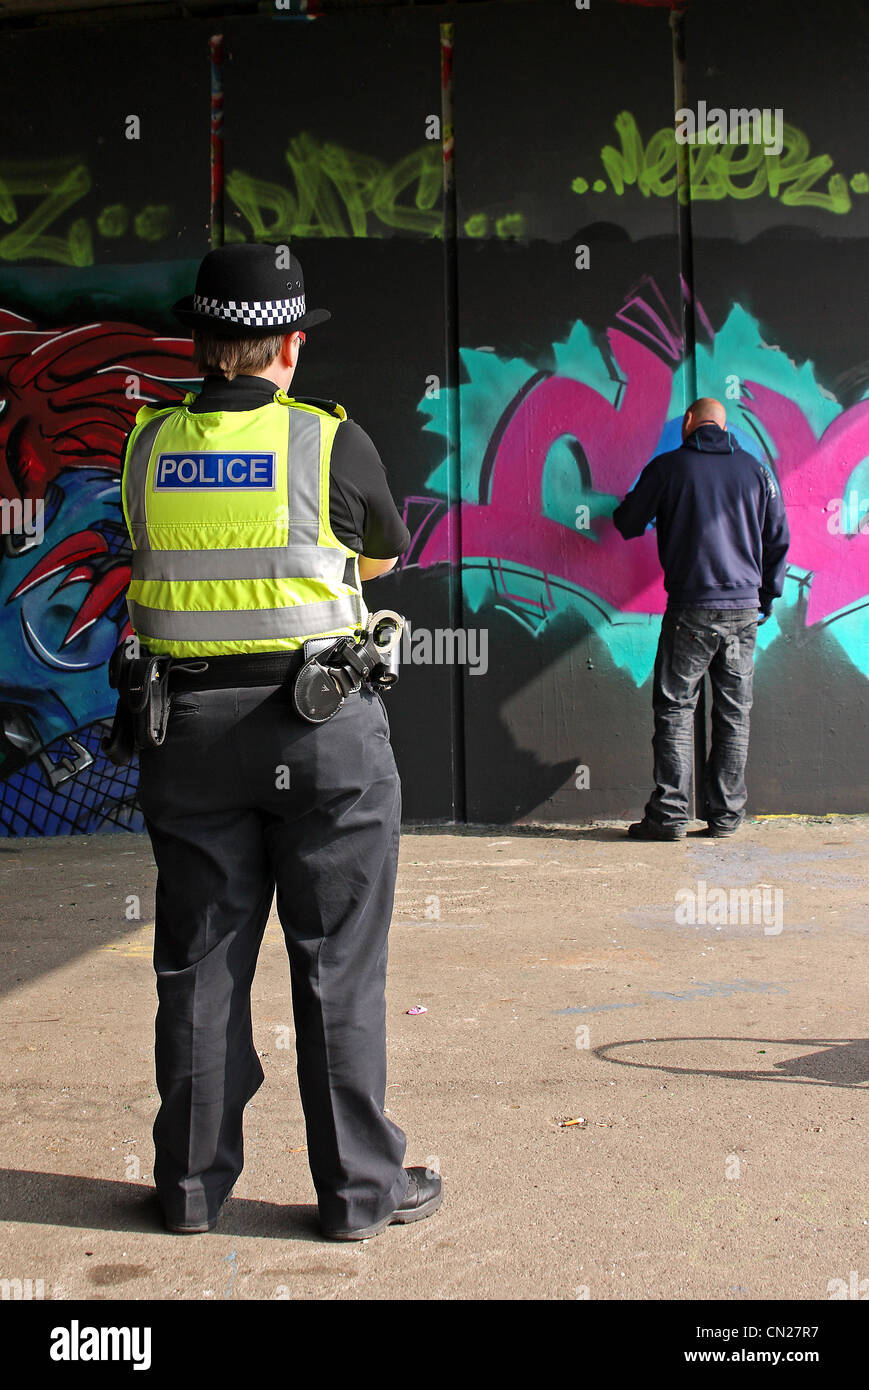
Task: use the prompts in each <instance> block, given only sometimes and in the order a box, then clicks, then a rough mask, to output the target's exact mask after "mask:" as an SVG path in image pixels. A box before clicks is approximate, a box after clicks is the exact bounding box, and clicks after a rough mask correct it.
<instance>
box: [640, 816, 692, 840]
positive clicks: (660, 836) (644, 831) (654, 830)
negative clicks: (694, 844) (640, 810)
mask: <svg viewBox="0 0 869 1390" xmlns="http://www.w3.org/2000/svg"><path fill="white" fill-rule="evenodd" d="M628 835H629V836H630V838H631V839H632V840H684V838H685V826H684V825H653V824H652V822H651V821H647V820H638V821H634V824H633V825H629V826H628Z"/></svg>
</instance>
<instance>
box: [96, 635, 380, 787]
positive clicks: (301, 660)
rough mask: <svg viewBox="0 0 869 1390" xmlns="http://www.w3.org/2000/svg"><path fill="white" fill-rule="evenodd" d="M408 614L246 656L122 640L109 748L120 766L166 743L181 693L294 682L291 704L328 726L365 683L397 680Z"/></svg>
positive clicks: (115, 657) (113, 677)
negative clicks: (152, 648) (199, 653)
mask: <svg viewBox="0 0 869 1390" xmlns="http://www.w3.org/2000/svg"><path fill="white" fill-rule="evenodd" d="M403 628H404V618H403V617H402V616H401V614H399V613H394V612H393V611H392V609H390V608H381V609H379V610H378V611H377V612H376V613H372V614H371V615H370V617H369V619H368V624H367V626H366V628H365V629H364V631H363V632H362V636H361V637H360V638H359V640H358V641H354V640H353V638H352V637H338V638H335V637H312V638H309V639H308V640H307V642H305V643H304V644H303V645H302V647H301V649H300V650H299V651H293V652H264V653H262V654H261V655H260V654H251V655H242V656H212V657H193V658H183V657H172V656H165V655H157V654H155V653H153V652H149V651H148V650H147V649H146V648H145V647H144V646H142V645H141V644H140V643H138V642H136V641H127V642H121V643H120V645H119V646H117V647H116V648H115V650H114V652H113V653H112V656H111V659H110V661H109V685H110V686H111V687H112V689H113V690H117V692H118V704H117V707H116V710H115V717H114V722H113V723H112V728H111V731H110V733H109V734H108V736H107V737H106V738H104V739H103V740H102V749H103V752H104V753H105V755H106V757H107V758H108V759H109V761H110V762H112V763H114V764H115V765H116V766H122V765H124V764H126V763H129V762H130V760H131V759H132V756H133V753H134V751H135V750H136V749H142V748H159V747H160V745H161V743H162V742H163V740H164V739H165V737H166V729H167V726H168V723H169V714H170V711H171V708H172V695H173V694H174V693H177V692H178V691H182V690H228V689H232V688H234V687H237V686H257V685H290V686H291V689H292V704H293V708H294V709H295V711H296V713H297V714H298V715H299V716H300V718H302V719H304V720H305V721H306V722H307V723H309V724H325V723H326V721H327V720H329V719H332V718H333V717H334V716H335V715H336V714H337V713H338V711H339V709H340V708H341V706H342V705H343V704H344V701H345V699H346V698H347V696H348V695H352V694H355V692H356V691H358V690H359V689H360V688H361V687H362V685H363V684H365V685H366V686H368V688H369V689H370V690H374V691H377V692H378V694H385V692H386V691H388V690H391V689H392V687H393V686H394V685H395V683H396V681H397V680H398V650H397V649H398V643H399V641H400V640H401V634H402V631H403Z"/></svg>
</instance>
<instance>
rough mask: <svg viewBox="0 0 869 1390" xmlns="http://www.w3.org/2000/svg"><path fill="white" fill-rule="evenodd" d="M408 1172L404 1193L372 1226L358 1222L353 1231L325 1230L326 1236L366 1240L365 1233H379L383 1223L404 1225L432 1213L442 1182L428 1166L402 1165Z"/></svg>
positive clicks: (436, 1204)
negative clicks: (390, 1211)
mask: <svg viewBox="0 0 869 1390" xmlns="http://www.w3.org/2000/svg"><path fill="white" fill-rule="evenodd" d="M405 1172H406V1173H407V1175H408V1179H409V1181H408V1184H407V1193H406V1195H405V1198H404V1201H403V1202H402V1204H401V1206H400V1207H396V1209H395V1211H394V1212H393V1213H392V1215H391V1216H385V1217H384V1218H383V1220H382V1221H377V1222H375V1224H374V1225H373V1226H360V1227H359V1228H358V1229H357V1230H355V1231H327V1230H325V1229H323V1235H324V1236H325V1237H326V1238H327V1240H368V1238H369V1236H379V1235H380V1232H381V1231H385V1230H386V1228H387V1226H406V1225H407V1223H408V1222H409V1221H422V1220H423V1218H424V1217H426V1216H433V1215H434V1213H435V1212H436V1211H437V1209H438V1207H439V1206H440V1204H441V1202H442V1201H443V1199H444V1190H443V1183H442V1182H441V1178H440V1175H439V1174H438V1173H431V1176H430V1177H429V1173H430V1172H431V1170H430V1169H428V1168H406V1169H405Z"/></svg>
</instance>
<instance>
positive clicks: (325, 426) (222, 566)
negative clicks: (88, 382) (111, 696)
mask: <svg viewBox="0 0 869 1390" xmlns="http://www.w3.org/2000/svg"><path fill="white" fill-rule="evenodd" d="M193 400H195V394H194V393H193V392H190V393H189V394H188V395H187V396H185V398H184V403H183V405H180V406H177V405H176V406H169V407H163V408H154V407H151V406H143V407H142V409H141V410H140V411H139V412H138V414H137V416H136V424H135V427H134V429H133V431H132V433H131V434H130V438H129V442H128V445H127V461H126V466H125V468H124V477H123V483H122V500H123V508H124V518H125V520H126V523H127V529H128V530H129V532H130V537H131V540H132V543H133V556H132V578H131V582H130V586H129V589H128V590H127V608H128V610H129V615H130V622H131V624H132V627H133V631H134V632H135V633H136V635H137V636H138V637H140V638H141V640H142V642H143V643H144V644H145V645H146V647H147V648H148V649H149V650H150V651H152V652H155V653H168V654H169V655H170V656H179V657H184V656H222V655H232V654H237V653H241V652H273V651H293V650H295V648H297V647H300V646H301V645H302V643H303V642H304V641H305V640H306V639H307V638H308V637H323V636H332V635H333V634H334V635H335V636H341V635H343V634H347V635H352V634H353V633H354V632H355V631H356V630H357V629H358V628H360V627H363V626H364V625H365V622H366V621H367V618H368V612H367V609H366V607H365V603H364V600H363V598H362V590H361V586H360V581H359V564H358V556H357V554H356V552H355V551H354V550H351V549H350V547H349V546H346V545H344V544H343V543H342V542H341V541H339V540H338V538H337V536H336V535H335V533H334V532H333V530H332V528H331V526H330V524H329V459H330V456H331V453H332V444H333V441H334V438H335V432H336V430H337V429H338V426H339V424H340V423H341V421H342V420H346V419H347V412H346V411H345V410H344V409H343V407H341V406H340V405H336V406H335V407H334V413H332V411H331V410H327V409H324V408H321V407H320V406H316V405H312V404H309V403H303V402H301V401H296V400H294V399H292V398H291V397H289V396H287V395H286V394H285V393H284V392H283V391H276V393H275V397H274V400H273V401H269V402H268V403H267V404H266V405H263V406H260V407H259V408H257V409H255V410H240V411H213V412H211V413H207V414H202V415H195V414H192V413H191V412H190V411H189V410H188V409H187V406H188V405H190V403H191V402H192V401H193Z"/></svg>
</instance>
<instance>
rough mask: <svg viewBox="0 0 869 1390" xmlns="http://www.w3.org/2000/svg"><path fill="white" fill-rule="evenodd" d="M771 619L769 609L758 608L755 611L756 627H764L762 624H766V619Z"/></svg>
mask: <svg viewBox="0 0 869 1390" xmlns="http://www.w3.org/2000/svg"><path fill="white" fill-rule="evenodd" d="M771 617H772V609H771V608H759V609H758V610H757V625H758V627H763V625H764V623H765V622H766V620H767V618H771Z"/></svg>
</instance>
